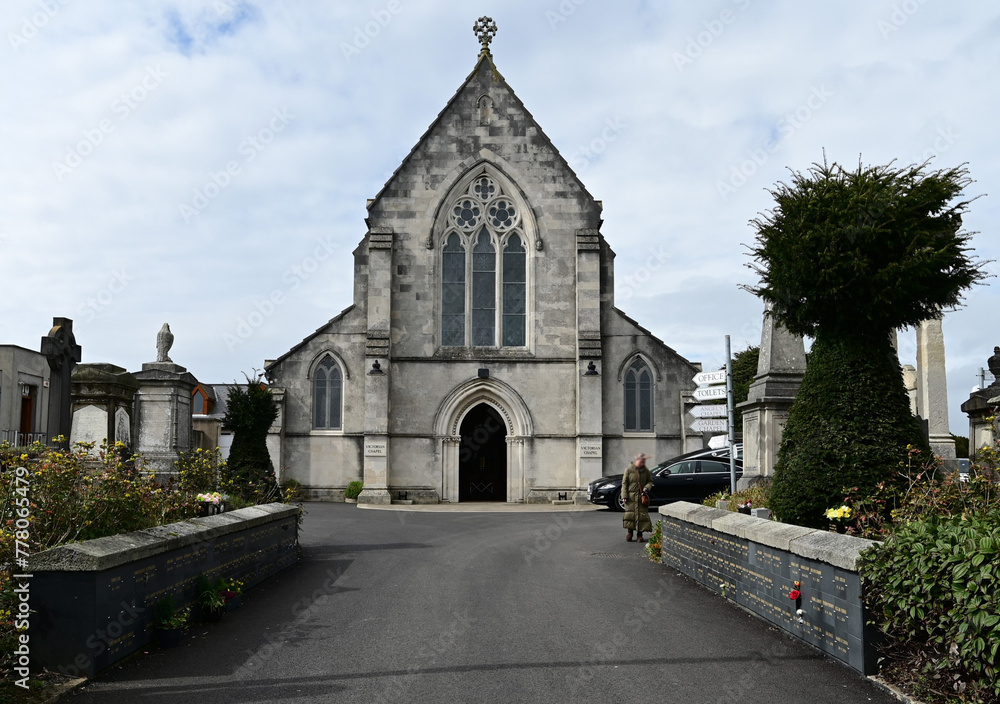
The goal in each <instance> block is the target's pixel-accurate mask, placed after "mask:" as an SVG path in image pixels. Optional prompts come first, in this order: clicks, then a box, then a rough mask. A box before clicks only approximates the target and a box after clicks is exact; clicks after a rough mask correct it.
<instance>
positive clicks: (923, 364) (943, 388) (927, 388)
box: [917, 318, 955, 460]
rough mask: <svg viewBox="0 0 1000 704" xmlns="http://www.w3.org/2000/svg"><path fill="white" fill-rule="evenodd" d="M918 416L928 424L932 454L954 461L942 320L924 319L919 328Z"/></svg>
mask: <svg viewBox="0 0 1000 704" xmlns="http://www.w3.org/2000/svg"><path fill="white" fill-rule="evenodd" d="M917 414H918V415H919V416H920V417H921V418H923V419H924V420H925V421H927V442H928V443H929V444H930V448H931V452H933V453H934V454H935V455H937V456H939V457H942V458H944V459H945V460H953V459H955V441H954V439H952V437H951V429H950V428H949V426H948V379H947V376H946V374H945V359H944V331H943V330H942V328H941V319H940V318H938V319H934V320H925V321H924V322H922V323H921V324H920V326H919V327H918V328H917Z"/></svg>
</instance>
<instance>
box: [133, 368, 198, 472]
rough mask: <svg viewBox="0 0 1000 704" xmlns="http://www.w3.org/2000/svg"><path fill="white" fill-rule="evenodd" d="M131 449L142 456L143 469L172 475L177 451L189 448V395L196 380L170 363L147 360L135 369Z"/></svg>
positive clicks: (184, 450) (185, 450)
mask: <svg viewBox="0 0 1000 704" xmlns="http://www.w3.org/2000/svg"><path fill="white" fill-rule="evenodd" d="M133 376H134V377H135V379H136V380H137V381H138V382H139V390H138V391H137V392H136V394H135V416H136V438H137V439H136V443H135V452H137V453H139V454H140V455H142V456H143V457H144V458H145V459H146V467H145V469H146V471H148V472H151V473H154V474H156V475H157V476H167V475H172V474H176V472H177V468H176V467H175V466H174V462H176V461H177V460H178V459H179V458H180V453H182V452H189V451H190V450H191V437H192V433H191V394H192V393H193V392H194V387H195V386H197V385H198V380H197V379H195V378H194V376H193V375H191V374H190V373H189V372H188V370H187V369H185V368H184V367H182V366H180V365H179V364H174V363H172V362H148V363H146V364H143V365H142V371H141V372H136V373H135V374H134V375H133Z"/></svg>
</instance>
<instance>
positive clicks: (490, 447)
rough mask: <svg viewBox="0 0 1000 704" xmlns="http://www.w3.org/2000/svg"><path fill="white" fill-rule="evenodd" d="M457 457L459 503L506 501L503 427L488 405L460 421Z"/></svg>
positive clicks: (505, 454) (505, 428) (504, 435)
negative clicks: (460, 438)
mask: <svg viewBox="0 0 1000 704" xmlns="http://www.w3.org/2000/svg"><path fill="white" fill-rule="evenodd" d="M461 433H462V444H461V446H460V447H459V451H458V452H459V455H458V462H459V464H458V500H459V501H506V500H507V442H506V438H507V427H506V425H504V422H503V419H502V418H501V417H500V414H499V413H497V412H496V410H494V409H493V408H492V407H491V406H490V405H489V404H486V403H481V404H479V405H478V406H476V407H475V408H473V409H472V410H471V411H469V413H468V414H467V415H466V416H465V419H464V420H463V421H462V428H461Z"/></svg>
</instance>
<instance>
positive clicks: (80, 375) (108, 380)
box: [70, 364, 139, 450]
mask: <svg viewBox="0 0 1000 704" xmlns="http://www.w3.org/2000/svg"><path fill="white" fill-rule="evenodd" d="M138 390H139V382H138V380H137V379H136V378H135V377H134V376H133V375H131V374H129V373H128V372H127V371H125V370H124V369H122V368H121V367H116V366H115V365H114V364H81V365H79V366H77V368H76V369H75V370H74V372H73V424H72V430H71V432H70V441H71V442H73V443H76V442H92V443H94V444H95V446H97V447H99V446H100V444H101V441H102V440H105V439H107V441H108V444H109V445H113V444H114V443H116V442H123V443H125V446H126V448H128V449H129V450H131V449H132V435H133V433H132V426H133V422H132V420H133V419H132V408H133V400H134V398H135V392H136V391H138Z"/></svg>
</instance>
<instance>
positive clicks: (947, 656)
mask: <svg viewBox="0 0 1000 704" xmlns="http://www.w3.org/2000/svg"><path fill="white" fill-rule="evenodd" d="M862 575H863V580H864V584H865V590H864V593H865V597H864V598H865V603H866V606H867V607H868V609H869V610H870V613H871V615H872V616H873V617H874V618H875V619H876V620H877V621H878V622H879V625H880V626H881V628H882V630H883V631H884V632H885V633H886V635H887V636H888V637H889V642H888V644H887V649H888V651H889V652H890V654H891V656H893V657H894V658H897V659H900V658H901V659H902V660H903V664H902V666H901V667H900V668H898V669H897V671H896V673H895V675H896V676H897V677H898V676H900V675H905V677H906V679H908V680H909V682H908V684H909V685H910V686H911V688H912V689H913V693H914V694H916V695H917V696H920V697H925V696H934V697H935V698H937V696H938V695H942V694H947V695H949V696H951V697H955V696H956V695H958V696H959V697H961V701H978V702H987V701H997V698H998V697H1000V677H998V675H1000V672H998V660H997V654H998V650H1000V510H996V509H994V510H990V511H978V512H972V513H965V514H962V515H947V516H938V515H926V514H925V515H924V516H923V517H918V518H916V519H914V520H911V521H909V522H907V523H905V524H902V525H899V526H897V527H896V529H895V530H894V531H893V533H892V534H891V535H889V537H888V538H887V539H886V541H885V542H884V543H883V544H882V545H880V546H875V547H874V548H872V549H871V550H869V551H867V552H865V553H864V554H863V555H862Z"/></svg>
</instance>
